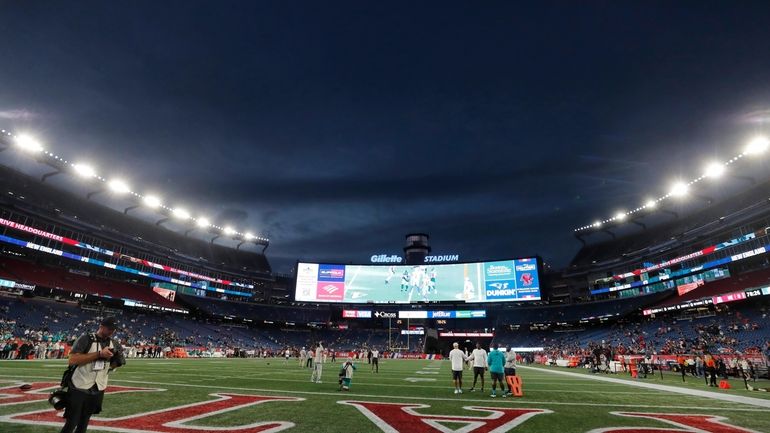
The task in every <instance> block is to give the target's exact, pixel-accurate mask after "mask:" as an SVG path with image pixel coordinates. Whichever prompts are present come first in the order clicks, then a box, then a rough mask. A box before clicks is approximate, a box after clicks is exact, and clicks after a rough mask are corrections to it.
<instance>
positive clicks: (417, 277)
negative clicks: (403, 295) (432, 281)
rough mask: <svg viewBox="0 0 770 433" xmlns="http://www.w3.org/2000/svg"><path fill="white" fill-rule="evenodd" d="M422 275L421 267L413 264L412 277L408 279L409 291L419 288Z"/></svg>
mask: <svg viewBox="0 0 770 433" xmlns="http://www.w3.org/2000/svg"><path fill="white" fill-rule="evenodd" d="M422 277H423V272H422V267H421V266H415V267H414V268H413V269H412V278H410V279H409V283H410V290H411V293H414V292H415V291H417V290H419V288H420V285H421V284H422Z"/></svg>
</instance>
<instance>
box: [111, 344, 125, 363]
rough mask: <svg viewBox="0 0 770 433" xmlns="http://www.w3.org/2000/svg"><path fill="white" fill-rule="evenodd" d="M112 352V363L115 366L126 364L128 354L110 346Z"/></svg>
mask: <svg viewBox="0 0 770 433" xmlns="http://www.w3.org/2000/svg"><path fill="white" fill-rule="evenodd" d="M110 352H112V354H113V356H112V359H111V360H110V364H112V365H113V366H114V368H117V367H122V366H124V365H126V355H125V354H124V353H123V351H122V350H115V349H113V348H110Z"/></svg>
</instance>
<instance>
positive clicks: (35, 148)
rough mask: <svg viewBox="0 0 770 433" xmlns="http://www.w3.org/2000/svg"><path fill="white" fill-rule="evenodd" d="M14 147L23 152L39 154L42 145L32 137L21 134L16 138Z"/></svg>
mask: <svg viewBox="0 0 770 433" xmlns="http://www.w3.org/2000/svg"><path fill="white" fill-rule="evenodd" d="M15 143H16V146H18V147H19V149H21V150H23V151H25V152H31V153H34V152H40V151H41V150H43V145H41V144H40V142H39V141H37V140H36V139H35V138H34V137H32V136H30V135H27V134H21V135H18V136H16V140H15Z"/></svg>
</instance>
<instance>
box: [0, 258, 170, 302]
mask: <svg viewBox="0 0 770 433" xmlns="http://www.w3.org/2000/svg"><path fill="white" fill-rule="evenodd" d="M1 276H5V277H9V278H11V279H15V280H18V281H23V282H27V283H30V284H35V285H40V286H45V287H52V288H62V289H66V290H69V291H72V292H78V293H85V294H90V295H95V296H101V297H107V298H115V299H131V300H134V301H140V302H144V303H147V304H152V305H159V306H165V307H171V308H179V306H178V305H176V304H175V303H173V302H172V301H169V300H168V299H166V298H164V297H162V296H160V295H158V294H157V293H155V292H153V291H152V289H150V288H149V287H147V286H140V285H136V284H130V283H125V282H117V281H110V280H105V279H98V280H97V279H94V278H92V277H87V276H84V275H78V274H73V273H70V272H67V271H66V270H65V269H63V268H49V267H46V266H40V265H36V264H34V263H29V262H25V261H22V260H14V259H9V258H4V257H0V277H1Z"/></svg>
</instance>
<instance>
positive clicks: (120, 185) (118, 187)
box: [107, 179, 131, 194]
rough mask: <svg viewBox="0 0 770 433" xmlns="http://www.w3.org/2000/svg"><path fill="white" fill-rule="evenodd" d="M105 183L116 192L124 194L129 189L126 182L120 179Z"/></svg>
mask: <svg viewBox="0 0 770 433" xmlns="http://www.w3.org/2000/svg"><path fill="white" fill-rule="evenodd" d="M107 185H108V186H109V187H110V190H112V191H113V192H116V193H118V194H125V193H127V192H130V191H131V188H129V187H128V184H126V183H125V182H123V181H122V180H120V179H114V180H111V181H110V183H108V184H107Z"/></svg>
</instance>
